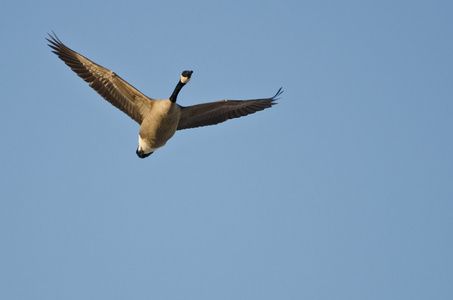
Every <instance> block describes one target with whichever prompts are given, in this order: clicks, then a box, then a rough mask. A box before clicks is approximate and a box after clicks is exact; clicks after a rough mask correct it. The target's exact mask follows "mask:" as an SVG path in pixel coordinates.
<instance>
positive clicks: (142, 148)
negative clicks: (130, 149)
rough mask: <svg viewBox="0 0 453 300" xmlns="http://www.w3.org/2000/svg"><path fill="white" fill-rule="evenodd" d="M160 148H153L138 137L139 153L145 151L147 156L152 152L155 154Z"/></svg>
mask: <svg viewBox="0 0 453 300" xmlns="http://www.w3.org/2000/svg"><path fill="white" fill-rule="evenodd" d="M159 148H160V147H158V148H151V147H150V145H149V143H148V142H147V141H145V140H144V139H142V138H141V137H140V135H138V151H143V153H145V154H149V153H151V152H154V151H156V150H157V149H159Z"/></svg>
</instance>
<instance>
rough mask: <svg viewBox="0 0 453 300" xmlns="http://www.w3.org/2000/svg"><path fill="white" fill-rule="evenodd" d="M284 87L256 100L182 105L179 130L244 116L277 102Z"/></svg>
mask: <svg viewBox="0 0 453 300" xmlns="http://www.w3.org/2000/svg"><path fill="white" fill-rule="evenodd" d="M282 93H283V91H282V88H280V89H279V90H278V92H277V93H276V94H275V95H274V96H273V97H271V98H264V99H254V100H223V101H217V102H210V103H203V104H198V105H193V106H187V107H183V106H181V117H180V119H179V124H178V130H181V129H187V128H195V127H200V126H208V125H215V124H219V123H222V122H225V121H226V120H229V119H234V118H239V117H243V116H246V115H249V114H253V113H255V112H257V111H260V110H263V109H266V108H269V107H271V106H272V105H274V104H276V103H275V102H274V101H275V100H278V98H277V97H278V96H280V95H281V94H282Z"/></svg>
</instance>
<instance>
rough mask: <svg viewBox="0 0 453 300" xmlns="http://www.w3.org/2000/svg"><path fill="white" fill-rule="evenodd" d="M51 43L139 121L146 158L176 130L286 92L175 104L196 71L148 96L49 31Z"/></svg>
mask: <svg viewBox="0 0 453 300" xmlns="http://www.w3.org/2000/svg"><path fill="white" fill-rule="evenodd" d="M49 37H50V39H48V38H46V40H47V41H48V42H49V43H50V44H48V46H49V47H50V48H52V49H53V51H52V52H53V53H55V54H56V55H58V57H59V58H60V59H61V60H62V61H64V62H65V63H66V64H67V65H68V66H69V67H70V68H71V69H72V70H73V71H74V72H75V73H77V75H78V76H80V77H81V78H82V79H83V80H85V81H86V82H88V83H89V85H90V86H91V87H92V88H93V89H94V90H95V91H96V92H98V93H99V95H101V96H102V97H104V99H105V100H107V101H109V102H110V103H111V104H113V105H114V106H116V107H117V108H119V109H120V110H121V111H123V112H124V113H125V114H127V115H128V116H129V117H131V118H132V119H133V120H135V121H136V122H137V123H138V124H140V132H139V135H138V148H137V151H136V153H137V155H138V157H140V158H145V157H147V156H149V155H151V154H152V153H153V152H154V151H156V150H157V149H158V148H161V147H163V146H164V145H165V143H166V142H167V141H168V140H169V139H170V138H171V137H172V136H173V135H174V134H175V132H176V130H181V129H187V128H195V127H200V126H207V125H215V124H218V123H222V122H225V121H226V120H228V119H233V118H239V117H242V116H246V115H249V114H253V113H255V112H257V111H260V110H263V109H266V108H268V107H271V106H272V105H274V104H275V103H274V101H275V100H277V97H278V96H279V95H281V93H282V92H283V91H282V89H281V88H280V89H279V90H278V91H277V93H276V94H275V95H274V96H273V97H271V98H264V99H253V100H222V101H217V102H210V103H203V104H198V105H193V106H187V107H184V106H181V105H179V104H176V98H177V97H178V94H179V92H180V90H181V88H182V87H183V86H184V85H185V84H187V83H188V82H189V81H190V78H191V76H192V73H193V71H184V72H182V74H181V78H180V80H179V82H178V84H177V85H176V87H175V90H174V91H173V93H172V94H171V96H170V98H168V99H165V100H158V99H152V98H148V97H146V96H145V95H143V94H142V93H140V92H139V91H138V90H137V89H135V88H134V87H133V86H131V85H130V84H128V83H127V82H126V81H124V80H123V79H122V78H121V77H119V76H118V75H116V74H115V73H114V72H112V71H110V70H108V69H106V68H104V67H102V66H100V65H98V64H96V63H94V62H92V61H91V60H89V59H87V58H86V57H84V56H82V55H80V54H79V53H77V52H75V51H73V50H71V49H69V48H68V47H66V46H65V45H64V44H63V43H62V42H61V41H60V40H59V39H58V37H57V36H56V35H55V33H54V34H53V36H52V35H50V34H49Z"/></svg>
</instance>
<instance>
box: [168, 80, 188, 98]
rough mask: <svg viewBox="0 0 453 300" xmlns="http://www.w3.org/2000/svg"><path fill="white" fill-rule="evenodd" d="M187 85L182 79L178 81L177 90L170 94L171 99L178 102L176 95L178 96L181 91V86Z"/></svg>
mask: <svg viewBox="0 0 453 300" xmlns="http://www.w3.org/2000/svg"><path fill="white" fill-rule="evenodd" d="M184 85H185V83H182V82H181V80H180V81H179V82H178V84H177V85H176V87H175V90H174V91H173V94H171V96H170V101H171V102H173V103H175V102H176V97H178V94H179V91H180V90H181V88H182V87H183V86H184Z"/></svg>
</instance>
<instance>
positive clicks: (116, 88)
mask: <svg viewBox="0 0 453 300" xmlns="http://www.w3.org/2000/svg"><path fill="white" fill-rule="evenodd" d="M49 37H50V39H47V41H48V42H49V43H50V44H49V47H50V48H52V49H53V50H54V51H52V52H53V53H55V54H56V55H58V57H59V58H60V59H61V60H62V61H64V62H65V63H66V64H67V65H68V66H69V67H70V68H71V69H72V70H73V71H74V72H75V73H77V75H79V77H81V78H82V79H83V80H85V81H86V82H88V83H89V84H90V86H91V87H92V88H93V89H94V90H95V91H96V92H98V94H99V95H101V96H102V97H104V99H105V100H107V101H108V102H110V103H111V104H113V105H114V106H116V107H117V108H119V109H120V110H121V111H123V112H124V113H125V114H127V115H128V116H129V117H131V118H132V119H133V120H135V121H136V122H137V123H138V124H141V123H142V121H143V118H144V116H145V115H146V113H147V112H148V111H149V109H150V107H151V105H152V103H151V102H152V101H153V99H150V98H148V97H146V96H145V95H143V94H142V93H140V91H138V90H137V89H135V88H134V87H133V86H131V85H130V84H129V83H127V82H126V81H124V80H123V79H122V78H121V77H119V76H118V75H116V74H115V73H114V72H112V71H110V70H108V69H106V68H104V67H102V66H100V65H98V64H96V63H94V62H92V61H91V60H89V59H88V58H86V57H84V56H82V55H80V54H79V53H77V52H75V51H73V50H71V49H69V48H68V47H66V46H65V45H64V44H63V43H62V42H61V41H60V40H59V39H58V37H57V36H56V35H55V33H54V35H53V36H52V35H50V34H49Z"/></svg>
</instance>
